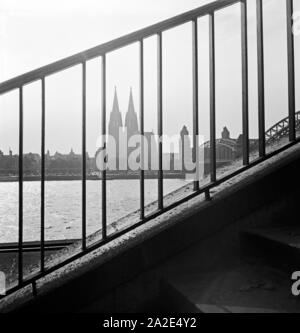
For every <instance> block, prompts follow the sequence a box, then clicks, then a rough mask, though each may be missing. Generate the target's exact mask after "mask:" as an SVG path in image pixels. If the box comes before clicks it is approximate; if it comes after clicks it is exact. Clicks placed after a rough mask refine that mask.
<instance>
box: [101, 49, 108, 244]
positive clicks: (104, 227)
mask: <svg viewBox="0 0 300 333" xmlns="http://www.w3.org/2000/svg"><path fill="white" fill-rule="evenodd" d="M101 90H102V94H101V95H102V107H101V112H102V131H101V132H102V140H103V147H102V149H104V150H105V151H106V54H104V55H103V56H102V71H101ZM103 163H104V164H103V169H102V238H103V239H106V237H107V225H106V220H107V216H106V160H105V161H103Z"/></svg>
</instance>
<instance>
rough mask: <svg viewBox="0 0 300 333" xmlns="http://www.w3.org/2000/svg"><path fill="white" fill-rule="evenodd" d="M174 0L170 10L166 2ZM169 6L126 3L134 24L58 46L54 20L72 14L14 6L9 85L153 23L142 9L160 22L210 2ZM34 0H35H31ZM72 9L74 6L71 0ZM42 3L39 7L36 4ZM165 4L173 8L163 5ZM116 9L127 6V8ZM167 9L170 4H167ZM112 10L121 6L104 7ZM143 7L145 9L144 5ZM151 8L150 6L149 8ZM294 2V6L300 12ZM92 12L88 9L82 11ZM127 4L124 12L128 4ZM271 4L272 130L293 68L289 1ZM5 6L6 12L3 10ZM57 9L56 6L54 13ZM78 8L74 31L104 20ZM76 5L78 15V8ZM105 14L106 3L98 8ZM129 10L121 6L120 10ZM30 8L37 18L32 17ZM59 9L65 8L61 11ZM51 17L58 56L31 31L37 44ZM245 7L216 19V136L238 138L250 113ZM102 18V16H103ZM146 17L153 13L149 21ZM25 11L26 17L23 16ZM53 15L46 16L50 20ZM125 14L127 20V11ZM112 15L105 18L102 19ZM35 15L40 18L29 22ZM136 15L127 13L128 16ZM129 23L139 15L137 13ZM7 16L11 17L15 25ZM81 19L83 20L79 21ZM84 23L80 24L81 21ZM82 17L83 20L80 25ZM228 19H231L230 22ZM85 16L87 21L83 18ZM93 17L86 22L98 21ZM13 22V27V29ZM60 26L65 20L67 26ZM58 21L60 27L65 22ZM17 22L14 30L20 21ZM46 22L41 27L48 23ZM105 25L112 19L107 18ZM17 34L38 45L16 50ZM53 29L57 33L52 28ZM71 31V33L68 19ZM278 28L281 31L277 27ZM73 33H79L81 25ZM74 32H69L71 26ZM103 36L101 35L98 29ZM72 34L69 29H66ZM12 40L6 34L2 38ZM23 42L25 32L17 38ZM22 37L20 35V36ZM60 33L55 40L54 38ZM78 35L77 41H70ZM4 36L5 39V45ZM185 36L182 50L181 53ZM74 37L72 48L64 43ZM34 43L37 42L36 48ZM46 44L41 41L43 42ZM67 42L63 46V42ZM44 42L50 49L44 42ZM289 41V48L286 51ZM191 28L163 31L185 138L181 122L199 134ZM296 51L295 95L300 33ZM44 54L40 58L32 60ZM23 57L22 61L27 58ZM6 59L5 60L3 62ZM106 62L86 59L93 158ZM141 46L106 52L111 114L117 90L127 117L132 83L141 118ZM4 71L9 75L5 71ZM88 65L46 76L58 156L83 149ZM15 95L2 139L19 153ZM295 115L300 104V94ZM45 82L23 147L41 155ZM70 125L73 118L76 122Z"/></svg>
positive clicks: (166, 83) (169, 92) (170, 120)
mask: <svg viewBox="0 0 300 333" xmlns="http://www.w3.org/2000/svg"><path fill="white" fill-rule="evenodd" d="M167 2H168V4H167ZM167 2H163V5H162V6H163V11H161V7H160V6H159V5H158V2H156V5H155V6H154V5H153V4H152V2H151V6H150V5H149V2H147V1H145V0H142V1H139V2H137V1H133V0H130V1H129V2H128V3H126V6H124V9H125V10H126V12H125V13H124V15H125V14H126V15H129V16H130V15H132V20H125V21H124V20H122V21H118V20H114V21H113V22H110V24H109V27H110V28H111V30H110V29H101V25H100V26H96V25H95V26H94V28H96V27H97V29H91V27H89V29H88V30H89V32H90V33H89V39H88V40H86V39H84V38H83V37H82V35H81V34H80V36H81V38H78V39H76V41H75V40H73V39H72V38H69V39H68V38H67V36H65V37H66V38H61V39H60V40H61V41H63V44H64V45H57V44H55V42H58V41H56V40H57V39H55V38H54V36H55V34H54V33H53V30H52V29H55V31H56V29H58V27H56V26H54V27H53V25H51V24H50V22H51V19H52V15H53V13H54V12H55V14H57V16H58V17H59V18H61V19H62V18H66V17H65V16H66V11H63V10H62V11H61V12H60V11H59V9H58V8H59V7H57V8H55V6H54V4H53V5H51V6H50V5H49V6H50V7H51V8H52V11H51V10H49V12H46V11H44V10H43V9H41V8H40V7H39V6H36V7H35V6H31V7H29V9H28V10H27V11H26V15H25V14H24V15H23V14H22V13H15V14H14V12H13V4H11V5H10V6H8V4H6V6H8V9H7V10H9V9H10V10H11V11H10V12H9V11H8V13H7V14H6V12H3V15H4V16H5V15H8V16H5V17H6V18H7V19H6V20H4V21H3V23H2V24H6V25H5V29H4V30H5V34H4V35H3V33H2V34H1V37H0V38H1V42H3V43H2V44H1V45H3V46H4V47H3V48H2V49H1V53H0V58H2V59H3V58H6V61H5V66H3V64H4V63H3V61H2V65H0V66H2V67H1V70H0V72H1V81H2V80H4V79H6V78H9V77H12V76H14V75H17V74H21V73H23V72H24V71H26V70H28V69H32V68H36V67H37V66H38V65H39V63H38V62H37V61H36V59H38V61H42V63H40V64H41V65H42V64H44V63H49V62H50V61H52V60H56V59H57V58H58V59H59V58H60V57H62V56H65V55H68V54H72V53H74V52H75V50H77V51H82V50H84V49H85V48H87V47H90V46H93V45H96V44H99V43H101V42H104V41H106V40H109V39H111V38H114V37H116V36H119V35H121V34H124V33H126V32H130V31H132V30H136V29H137V28H141V27H143V26H144V25H145V24H147V23H146V22H147V21H143V20H138V21H137V19H135V17H136V15H133V13H134V10H137V9H139V10H141V12H142V13H144V14H143V15H145V16H147V15H148V16H147V17H148V18H147V20H151V22H153V19H154V18H155V20H158V21H159V20H161V19H163V18H166V17H168V16H172V15H174V14H176V12H180V11H184V10H187V9H191V8H193V7H196V6H197V5H201V4H203V3H206V2H209V1H206V2H205V1H191V2H189V3H188V4H186V3H185V4H184V3H183V2H182V1H177V0H174V1H172V6H171V5H170V1H167ZM31 3H34V1H31ZM64 3H65V4H66V3H67V1H64ZM35 4H36V3H35ZM165 4H166V5H165ZM102 5H103V6H104V2H103V1H100V2H99V6H100V7H99V8H101V9H103V8H102V7H101V6H102ZM118 5H120V6H122V4H119V3H118ZM164 5H165V6H164ZM254 5H255V1H253V2H248V7H249V8H248V16H249V20H248V21H249V26H248V33H249V39H248V41H249V130H250V137H253V138H257V134H258V125H257V124H258V119H257V63H256V21H255V6H254ZM105 6H107V8H106V9H108V10H109V8H111V7H110V6H113V4H112V3H111V2H110V3H109V4H107V3H105ZM143 6H144V9H141V7H143ZM145 6H146V7H145ZM147 6H149V7H151V10H152V11H151V13H150V14H151V15H149V13H147V10H146V8H147ZM297 6H298V4H297V3H296V4H295V10H299V8H298V7H299V6H298V7H297ZM84 7H85V10H86V11H87V12H89V7H88V6H84ZM125 7H126V8H125ZM264 7H265V17H264V18H265V23H264V28H265V37H266V38H265V39H266V43H265V44H266V45H265V59H266V66H265V79H266V96H265V97H266V129H267V128H268V127H270V126H271V125H273V124H274V123H276V122H277V121H279V120H281V119H283V118H284V117H285V116H286V115H287V114H288V102H287V100H288V98H287V97H288V94H287V66H286V63H287V61H286V48H285V46H284V45H285V44H283V43H285V36H286V26H285V21H284V20H285V15H284V13H285V1H283V0H278V1H276V2H274V1H264ZM5 8H6V7H5ZM51 8H50V9H51ZM69 8H70V11H72V10H74V12H75V13H76V15H75V16H74V18H70V17H68V20H69V22H70V24H72V26H73V25H74V26H77V25H78V22H79V21H80V22H83V21H84V20H86V17H89V19H91V20H90V21H91V22H93V24H96V22H97V24H100V23H98V22H101V20H99V17H97V20H95V21H94V20H93V19H94V18H95V16H94V14H95V13H94V12H93V13H92V12H90V15H91V16H89V15H88V16H86V15H87V12H85V13H84V14H85V15H83V16H82V17H81V15H82V13H80V11H78V10H77V9H78V8H77V7H76V5H75V4H74V6H72V5H71V4H70V7H69ZM76 8H77V9H76ZM96 8H98V6H97V7H96ZM116 8H119V9H120V12H121V9H122V7H116ZM31 10H32V11H33V13H34V14H33V15H31ZM56 11H57V12H56ZM36 13H39V14H41V17H43V18H45V24H44V25H41V31H43V32H44V33H45V34H46V35H47V36H48V37H49V39H48V38H47V40H51V47H52V48H51V50H49V48H42V47H38V45H39V43H36V42H37V41H39V40H40V38H41V37H43V38H44V35H41V36H40V35H39V34H38V33H36V34H34V35H32V36H34V38H31V41H28V36H30V34H32V32H33V29H34V30H35V31H36V28H35V25H34V24H37V22H36V21H34V20H36V19H37V18H38V17H40V16H39V15H36ZM239 13H240V8H239V6H238V5H236V6H232V8H229V9H225V10H222V11H220V12H218V13H217V14H216V53H217V57H216V72H217V77H216V94H217V95H216V108H217V114H216V127H217V132H220V131H221V130H222V127H223V126H224V125H227V126H228V127H229V128H230V129H231V132H232V135H233V136H234V137H237V136H238V135H239V134H240V133H241V132H242V112H241V110H242V107H241V89H240V87H241V75H240V67H241V65H240V63H241V59H240V33H239V28H240V22H239ZM98 14H99V15H100V17H101V10H100V9H99V11H98V12H97V15H98ZM146 14H147V15H146ZM18 15H19V16H18ZM47 15H48V16H47ZM120 15H121V14H120ZM104 16H105V15H104ZM32 17H34V20H33V21H31V20H30V19H31V18H32ZM127 17H128V16H127ZM130 17H131V16H130ZM8 18H9V20H8ZM75 18H76V19H75ZM79 18H80V19H79ZM81 18H82V20H83V21H82V20H81ZM228 18H231V19H230V20H228ZM78 19H79V20H78ZM90 21H89V22H88V23H90ZM5 22H6V23H5ZM59 22H60V21H59ZM59 22H58V23H57V24H59ZM13 23H15V24H13ZM40 23H41V22H39V24H40ZM106 23H107V22H106ZM17 27H19V29H18V34H20V33H21V34H22V36H23V34H24V36H23V37H24V40H26V41H28V43H29V44H28V45H31V47H28V48H21V49H19V48H18V47H19V46H21V45H19V46H18V45H16V44H15V36H16V29H17ZM50 27H51V29H50ZM64 27H65V28H66V27H68V25H67V24H65V23H64ZM274 27H276V28H274ZM74 29H75V27H74ZM68 30H69V28H68ZM99 31H101V34H100V35H99V34H98V32H99ZM207 31H208V30H207V18H203V19H201V20H199V118H200V119H199V127H200V134H201V135H203V136H204V138H205V140H207V139H208V138H209V85H208V43H207ZM65 33H66V32H65ZM3 36H4V37H3ZM18 36H19V35H18ZM22 36H20V38H21V39H22ZM51 36H52V39H51ZM69 37H70V36H69ZM3 38H4V40H3ZM178 40H180V43H181V47H180V48H178V47H177V43H178ZM66 41H69V42H70V43H69V42H66ZM35 43H36V46H35ZM41 43H42V42H41ZM59 43H61V42H59ZM42 45H43V44H42ZM281 45H283V47H282V46H281ZM191 52H192V48H191V25H190V24H184V25H182V26H180V27H178V28H176V29H171V30H170V31H167V32H165V33H164V34H163V115H164V116H163V129H164V133H166V134H167V135H174V134H176V133H178V132H179V131H180V129H181V127H182V125H183V124H186V125H187V126H188V128H190V129H192V62H191ZM295 52H296V57H295V59H296V89H298V85H299V74H300V71H299V69H300V67H299V61H298V59H299V56H298V54H299V53H300V43H299V36H296V38H295ZM32 54H37V57H32ZM16 55H18V57H19V58H20V59H24V61H22V62H21V63H22V65H20V64H19V63H18V62H17V61H16V58H15V57H16ZM19 58H18V59H19ZM0 63H1V61H0ZM100 65H101V59H99V58H96V59H94V60H91V61H88V62H87V86H88V87H87V88H88V90H87V150H88V151H89V152H90V153H91V152H92V151H94V150H95V145H96V142H97V136H98V135H99V133H100V129H101V113H100V110H101V96H100V92H101V84H100V68H101V66H100ZM156 65H157V64H156V38H155V36H154V37H151V38H147V39H145V130H146V131H152V130H153V131H154V132H157V94H156V93H157V87H156V82H157V77H156V68H157V66H156ZM138 69H139V67H138V45H137V44H133V45H130V46H128V47H126V48H123V49H120V50H118V51H116V52H112V53H110V54H108V55H107V112H109V111H110V110H111V107H112V105H111V103H112V100H113V93H114V86H115V85H117V86H118V89H119V102H120V105H121V112H122V113H123V111H124V112H125V110H126V107H127V102H128V87H130V86H132V87H133V97H134V100H135V102H136V109H137V112H139V104H140V101H139V82H138V81H139V74H138ZM2 74H3V75H2ZM80 78H81V68H80V66H76V67H74V68H70V69H68V70H66V71H64V72H61V73H57V74H55V75H51V76H49V77H47V78H46V101H47V103H46V148H48V149H50V150H51V151H55V150H59V151H62V152H68V151H69V149H70V147H73V148H74V149H75V150H76V151H79V150H80V146H81V119H82V117H81V84H80V82H81V81H80ZM11 95H14V96H12V97H8V96H1V97H0V110H1V112H0V143H1V145H5V146H6V147H7V148H6V149H8V147H9V146H11V147H12V149H13V150H14V151H15V150H17V144H18V126H17V125H18V100H17V94H16V92H12V93H11ZM296 104H297V109H299V106H300V101H299V97H298V96H297V103H296ZM40 105H41V101H40V82H36V83H33V84H30V85H28V86H26V87H25V88H24V151H36V152H38V151H39V150H40V147H39V144H38V142H39V139H40V131H41V128H40V123H41V120H40V114H41V110H40V109H41V108H40ZM70 119H71V120H72V121H70Z"/></svg>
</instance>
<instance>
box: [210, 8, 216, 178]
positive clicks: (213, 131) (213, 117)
mask: <svg viewBox="0 0 300 333" xmlns="http://www.w3.org/2000/svg"><path fill="white" fill-rule="evenodd" d="M209 72H210V176H211V182H215V181H216V180H217V171H216V170H217V163H216V59H215V14H214V13H211V14H210V15H209Z"/></svg>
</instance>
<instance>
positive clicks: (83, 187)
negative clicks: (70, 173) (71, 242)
mask: <svg viewBox="0 0 300 333" xmlns="http://www.w3.org/2000/svg"><path fill="white" fill-rule="evenodd" d="M85 249H86V62H85V61H84V62H83V63H82V250H83V251H84V250H85Z"/></svg>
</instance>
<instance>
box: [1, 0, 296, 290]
mask: <svg viewBox="0 0 300 333" xmlns="http://www.w3.org/2000/svg"><path fill="white" fill-rule="evenodd" d="M236 4H239V5H240V8H241V11H240V15H241V62H242V71H241V75H242V119H243V166H242V167H241V168H240V169H238V170H235V171H234V172H232V173H230V174H228V175H226V176H222V178H218V177H217V172H216V170H217V163H216V66H215V57H216V50H215V13H216V11H219V10H222V9H224V8H225V7H228V6H232V5H236ZM256 7H257V12H256V17H257V50H258V53H257V61H258V68H257V70H258V96H259V106H258V115H259V117H258V118H259V126H258V127H259V158H258V159H256V160H253V161H251V162H250V161H249V121H248V118H249V110H248V32H247V27H248V24H247V1H246V0H219V1H215V2H212V3H210V4H208V5H205V6H202V7H200V8H197V9H195V10H192V11H189V12H187V13H184V14H182V15H178V16H176V17H173V18H171V19H168V20H166V21H163V22H161V23H158V24H154V25H152V26H150V27H148V28H145V29H141V30H139V31H136V32H134V33H131V34H128V35H126V36H124V37H121V38H118V39H115V40H112V41H110V42H108V43H105V44H102V45H100V46H97V47H94V48H92V49H89V50H86V51H84V52H81V53H78V54H75V55H73V56H71V57H68V58H65V59H62V60H60V61H57V62H54V63H52V64H49V65H47V66H44V67H41V68H39V69H36V70H34V71H31V72H28V73H26V74H24V75H21V76H18V77H16V78H13V79H11V80H8V81H6V82H3V83H1V84H0V95H2V94H4V93H7V92H9V91H11V90H15V89H18V91H19V226H18V228H19V229H18V230H19V234H18V285H17V286H15V287H13V288H11V289H10V290H9V291H8V293H11V292H14V291H16V290H18V289H19V288H21V287H23V286H25V285H28V284H32V286H33V290H34V289H35V287H34V285H35V282H36V281H37V280H38V279H39V278H41V277H43V276H45V275H46V274H49V273H51V272H53V271H54V270H57V269H58V268H61V267H63V266H64V265H66V264H68V263H70V262H72V261H73V260H75V259H77V258H79V257H81V256H83V255H84V254H86V253H88V252H90V251H92V250H94V249H96V248H98V247H100V246H102V245H104V244H105V243H107V242H110V241H111V240H113V239H115V238H117V237H120V236H121V235H123V234H124V233H126V232H129V231H130V230H132V229H134V228H137V227H138V226H140V225H142V224H144V223H146V222H147V221H149V220H151V219H153V218H155V217H156V216H158V215H160V214H162V213H164V212H166V211H168V210H170V209H172V208H174V207H176V206H178V205H180V204H181V203H183V202H185V201H187V200H189V199H191V198H193V197H195V196H198V195H199V194H202V193H205V196H206V199H210V190H211V189H212V188H213V187H216V186H218V185H220V184H221V183H223V182H224V181H226V180H228V179H230V178H232V177H234V176H236V175H237V174H239V173H242V172H244V171H245V170H247V169H249V168H251V167H253V166H255V165H257V164H258V163H260V162H261V161H263V160H265V159H267V158H270V157H271V156H273V155H274V154H277V153H278V152H280V151H283V150H284V149H287V148H289V147H290V146H292V145H293V144H295V143H296V142H299V140H298V139H297V138H296V130H295V125H296V122H295V60H294V36H293V33H292V24H293V20H292V13H293V1H292V0H287V1H286V8H287V11H286V14H287V17H286V21H287V45H288V55H287V59H288V89H289V118H288V120H289V121H288V126H289V131H288V132H289V141H290V142H289V143H288V144H287V145H285V146H284V147H281V148H280V149H278V150H277V151H275V152H272V153H270V154H266V138H265V100H264V91H265V88H264V40H263V39H264V34H263V27H264V25H263V0H257V1H256ZM204 16H208V18H209V64H210V65H209V72H210V78H209V80H210V142H211V144H210V178H211V182H210V183H209V184H208V185H205V186H204V187H200V184H199V181H198V180H195V182H194V191H193V192H191V193H190V194H189V195H187V196H186V197H185V198H183V199H180V200H178V201H176V202H174V203H172V204H170V205H168V206H165V205H164V200H163V165H162V160H163V157H162V156H163V155H162V154H163V148H162V147H163V146H162V141H160V143H159V149H158V152H159V172H158V209H157V210H156V211H155V212H153V213H151V214H150V215H147V216H145V198H144V195H145V193H144V192H145V185H144V180H145V174H144V171H143V168H141V169H142V170H141V172H140V221H139V222H137V223H135V224H134V225H131V226H130V227H127V228H126V229H125V230H122V231H118V232H116V233H114V234H112V235H107V211H106V206H107V196H106V171H103V172H102V226H101V227H102V239H101V240H100V241H97V242H95V243H93V244H92V245H89V246H87V234H86V177H87V176H86V88H87V87H86V62H87V61H88V60H91V59H93V58H96V57H102V65H101V66H102V71H101V87H102V88H101V91H102V105H101V112H102V134H103V135H105V134H106V56H107V54H108V53H109V52H112V51H115V50H117V49H120V48H122V47H125V46H128V45H130V44H132V43H139V61H140V63H139V72H140V75H139V79H140V132H141V134H142V135H143V133H144V39H145V38H147V37H150V36H155V35H156V36H157V60H158V65H157V74H158V75H157V77H158V79H157V95H158V104H157V112H158V113H157V115H158V124H157V125H158V126H157V127H158V135H159V136H160V137H162V135H163V122H162V120H163V117H162V116H163V104H162V98H163V91H162V79H163V78H162V73H163V62H162V47H163V39H162V33H163V32H164V31H166V30H168V29H171V28H175V27H177V26H179V25H182V24H184V23H188V22H191V23H192V37H193V38H192V44H193V45H192V47H193V48H192V49H193V54H192V56H193V59H192V64H193V78H192V80H193V146H194V147H198V139H197V136H198V134H199V133H198V122H199V101H198V89H199V82H198V18H200V17H204ZM75 65H81V66H82V237H81V240H82V250H81V252H80V253H76V254H75V255H73V256H71V257H69V258H68V259H65V260H63V261H62V262H60V263H59V264H57V265H55V266H51V267H49V268H48V267H45V249H46V246H45V107H46V98H45V91H46V86H45V79H46V78H47V77H48V76H49V75H52V74H54V73H57V72H60V71H63V70H65V69H67V68H70V67H73V66H75ZM35 81H41V96H42V98H41V101H42V105H41V110H42V120H41V157H42V158H41V208H40V209H41V212H40V216H41V221H40V232H41V238H40V239H41V241H40V261H41V265H40V271H39V272H37V273H36V274H35V275H34V276H30V277H29V278H27V279H26V278H25V277H24V274H23V252H24V250H25V249H24V242H23V87H24V86H25V85H26V84H29V83H32V82H35ZM141 146H142V147H143V145H141ZM103 148H105V147H103ZM195 151H196V150H195V149H194V154H195ZM141 155H143V148H142V152H141ZM141 157H142V158H141V160H142V161H143V156H141ZM194 158H195V156H194Z"/></svg>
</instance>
